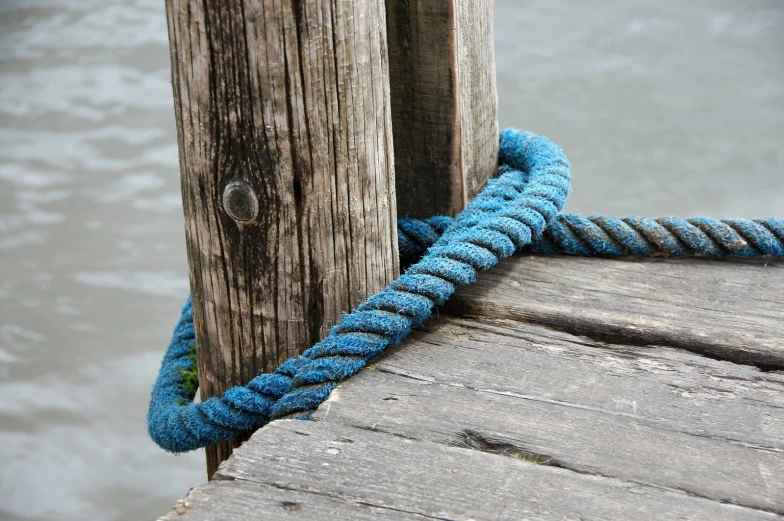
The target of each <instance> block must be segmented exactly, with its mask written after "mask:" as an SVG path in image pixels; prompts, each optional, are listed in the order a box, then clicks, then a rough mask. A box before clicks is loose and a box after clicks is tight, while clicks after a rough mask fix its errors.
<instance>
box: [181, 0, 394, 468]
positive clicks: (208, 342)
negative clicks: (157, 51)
mask: <svg viewBox="0 0 784 521" xmlns="http://www.w3.org/2000/svg"><path fill="white" fill-rule="evenodd" d="M166 8H167V17H168V22H169V39H170V44H171V57H172V84H173V87H174V99H175V113H176V119H177V129H178V137H179V150H180V167H181V174H182V194H183V207H184V212H185V221H186V240H187V248H188V259H189V264H190V280H191V291H192V296H193V304H194V305H193V308H194V322H195V325H196V336H197V341H198V348H199V352H198V358H199V361H198V363H199V376H200V381H199V387H200V392H201V396H202V398H206V397H209V396H215V395H220V394H222V393H223V392H224V391H225V390H226V389H227V388H229V387H232V386H234V385H236V384H243V383H246V382H248V381H249V380H250V379H251V378H253V377H254V376H256V375H258V374H259V373H261V372H262V371H271V370H273V369H274V368H275V367H277V365H279V364H280V363H281V362H282V361H284V360H285V359H287V358H289V357H292V356H295V355H297V354H299V353H300V352H302V351H303V350H304V349H306V348H307V347H309V346H310V345H312V344H313V343H314V342H315V341H317V340H318V339H319V338H321V337H323V336H324V335H325V333H326V332H327V330H328V328H329V327H330V326H331V325H332V324H333V323H334V322H335V321H336V320H337V319H338V318H339V316H340V314H341V312H343V311H347V310H349V309H350V308H351V307H352V306H354V305H356V304H357V303H358V302H360V301H361V300H362V299H363V298H364V297H366V296H367V295H370V294H372V293H375V292H376V291H378V290H380V289H381V288H382V287H383V286H385V285H386V284H387V283H388V282H390V281H391V280H392V279H393V278H394V277H395V276H396V275H397V273H398V261H397V259H398V255H397V236H396V228H395V218H396V207H395V189H394V174H393V150H392V133H391V116H390V105H389V86H388V85H389V82H388V64H387V52H386V35H385V23H384V19H385V14H384V4H383V0H363V1H352V0H333V1H326V0H304V1H295V0H283V1H272V0H228V1H218V0H206V1H201V0H200V1H196V0H167V1H166ZM229 185H231V186H232V187H233V189H234V192H233V194H235V195H236V196H237V197H239V199H236V197H235V196H234V195H231V194H229V195H230V196H229V197H227V198H226V200H228V201H232V200H234V201H235V202H238V206H237V211H236V212H233V215H234V216H239V217H243V218H244V217H247V216H251V217H252V218H251V219H250V220H236V219H233V218H232V217H231V216H230V215H229V214H228V213H227V212H226V209H225V208H224V206H223V201H224V191H225V190H226V188H227V187H228V186H229ZM237 186H240V187H242V189H240V190H237V188H236V187H237ZM248 191H250V192H252V194H254V195H255V197H256V199H257V205H256V208H257V212H254V211H253V208H254V206H253V205H252V204H246V203H248V201H243V200H242V197H245V196H244V195H243V194H245V193H247V192H248ZM237 194H239V195H237ZM236 443H237V442H236V441H235V442H233V443H225V444H221V445H220V446H218V447H217V448H211V449H209V450H208V473H210V474H211V473H212V471H213V470H214V469H215V467H216V465H217V463H218V462H219V461H220V460H222V459H223V458H225V457H226V456H227V455H228V454H229V453H230V451H231V448H232V447H233V446H235V445H236Z"/></svg>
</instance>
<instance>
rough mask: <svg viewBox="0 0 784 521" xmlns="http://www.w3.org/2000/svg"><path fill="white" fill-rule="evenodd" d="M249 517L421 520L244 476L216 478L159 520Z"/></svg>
mask: <svg viewBox="0 0 784 521" xmlns="http://www.w3.org/2000/svg"><path fill="white" fill-rule="evenodd" d="M190 519H199V520H202V521H248V520H249V519H273V520H277V519H297V520H302V521H309V520H313V521H316V520H318V521H323V520H325V519H326V520H331V519H351V520H356V521H362V520H368V521H375V520H377V519H378V520H381V521H387V520H388V521H399V520H406V519H411V520H419V521H421V519H422V517H421V516H418V515H416V514H413V513H407V512H400V511H395V510H390V509H388V508H384V507H383V506H374V505H370V504H367V503H361V502H354V501H351V500H348V499H346V498H341V497H330V496H327V495H322V494H318V493H312V492H310V491H307V490H305V491H303V490H295V489H293V488H287V487H285V486H270V485H265V484H262V483H257V482H252V481H241V480H237V481H234V480H229V481H227V480H220V479H219V480H214V481H212V482H210V483H207V484H205V485H201V486H198V487H195V488H193V489H191V491H190V492H189V493H188V495H187V496H185V497H184V498H183V499H181V500H179V501H178V502H177V504H176V505H175V507H174V508H173V509H172V510H171V512H169V513H168V514H167V515H165V516H163V517H161V518H159V521H175V520H177V521H188V520H190Z"/></svg>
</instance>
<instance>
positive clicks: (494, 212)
mask: <svg viewBox="0 0 784 521" xmlns="http://www.w3.org/2000/svg"><path fill="white" fill-rule="evenodd" d="M499 163H500V165H501V166H500V168H499V176H498V178H496V179H492V180H490V181H488V183H487V185H486V186H485V188H484V189H483V190H482V191H481V192H480V193H479V195H477V197H476V198H475V199H474V200H473V201H471V203H470V204H469V205H468V207H467V208H466V209H465V210H464V211H462V212H461V213H460V214H458V215H457V216H456V217H454V218H451V217H445V216H438V217H432V218H429V219H425V220H418V219H401V220H399V221H398V238H399V249H400V256H401V262H402V263H403V265H405V266H409V267H408V269H406V271H405V273H404V274H403V275H401V276H400V277H399V278H398V279H396V280H395V281H393V282H392V283H391V284H389V285H388V286H387V287H386V288H384V289H383V290H381V291H380V292H378V293H376V294H375V295H373V296H371V297H370V298H368V299H367V300H365V301H364V302H363V303H362V304H360V305H359V306H358V307H357V308H356V309H355V310H354V311H352V312H351V313H348V314H344V315H343V319H342V320H341V322H340V323H339V324H338V325H336V326H335V327H333V328H332V330H331V331H330V333H329V335H328V336H327V338H325V339H324V340H322V341H321V342H319V343H318V344H316V345H315V346H313V347H312V348H310V349H309V350H307V351H306V352H305V353H303V354H302V355H301V356H299V357H297V358H292V359H289V360H287V361H286V362H284V363H283V364H282V365H281V366H280V367H278V368H277V369H276V370H275V371H274V372H273V373H268V374H262V375H259V376H257V377H256V378H254V379H253V380H251V381H250V382H249V383H248V384H247V385H245V386H237V387H234V388H232V389H229V390H228V391H226V392H225V393H224V395H223V398H217V397H213V398H209V399H207V400H206V401H204V402H202V403H193V398H194V392H195V391H194V389H193V388H192V387H191V386H189V385H188V384H187V383H186V375H187V374H190V375H192V374H193V373H194V372H195V359H194V356H193V346H194V343H195V336H194V329H193V312H192V308H191V302H190V299H189V300H188V302H187V303H186V304H185V306H184V307H183V311H182V316H181V317H180V320H179V321H178V323H177V326H176V327H175V329H174V335H173V337H172V340H171V342H170V344H169V347H168V349H167V351H166V354H165V355H164V358H163V362H162V364H161V370H160V373H159V375H158V379H157V380H156V382H155V385H154V386H153V390H152V397H151V400H150V409H149V412H148V415H147V427H148V430H149V433H150V436H151V437H152V439H153V440H154V441H155V442H156V443H157V444H158V445H160V446H161V447H162V448H164V449H166V450H168V451H171V452H185V451H189V450H193V449H197V448H200V447H205V446H207V445H212V444H214V443H217V442H219V441H222V440H227V439H231V438H234V437H236V436H238V435H239V434H241V433H243V432H247V431H251V430H254V429H257V428H259V427H261V426H263V425H265V424H266V423H268V422H270V421H271V420H274V419H277V418H282V417H295V418H296V417H306V415H307V413H308V412H309V411H312V410H315V409H316V408H317V407H318V406H319V404H321V403H322V402H323V401H324V400H326V399H327V397H328V396H329V394H330V392H331V391H332V390H333V389H334V388H335V387H337V385H338V384H339V383H340V382H341V381H343V380H345V379H346V378H349V377H350V376H352V375H354V374H356V373H357V372H358V371H359V370H360V369H362V367H364V366H365V364H366V363H367V362H368V361H369V360H370V359H371V358H373V357H375V356H376V355H378V354H379V353H381V352H382V351H383V350H384V349H386V348H387V347H389V346H391V345H394V344H397V343H398V342H400V341H401V340H402V339H403V338H405V337H406V335H407V334H408V333H409V332H410V331H411V328H412V326H415V325H417V324H421V323H422V322H424V321H425V320H426V319H427V318H428V317H429V316H430V314H431V312H432V310H433V308H434V307H435V306H437V305H440V304H442V303H444V302H445V301H446V300H447V299H448V298H449V297H450V296H451V295H452V294H453V293H454V292H455V289H456V288H458V287H460V286H464V285H466V284H470V283H471V282H473V281H474V280H475V279H476V274H477V271H479V270H485V269H488V268H491V267H493V266H495V265H496V264H498V262H500V261H501V259H503V258H505V257H508V256H510V255H512V254H513V253H515V252H517V251H524V250H527V251H531V252H538V253H563V254H570V255H603V256H619V255H634V256H655V255H669V256H706V257H723V256H727V255H737V256H743V257H756V256H763V255H770V256H777V257H784V220H780V219H757V220H753V221H752V220H744V219H727V220H723V221H719V220H715V219H708V218H702V217H700V218H694V219H688V220H687V219H680V218H672V217H664V218H658V219H648V218H642V217H626V218H615V217H603V216H592V217H588V218H585V217H581V216H578V215H570V214H563V215H559V212H560V211H561V210H562V209H563V206H564V204H565V202H566V197H567V195H568V194H569V190H570V181H571V176H572V175H571V172H570V170H569V161H568V160H567V159H566V156H565V155H564V153H563V151H562V150H561V148H560V147H558V146H557V145H555V144H553V143H552V142H551V141H549V140H548V139H547V138H544V137H542V136H537V135H535V134H531V133H528V132H520V131H518V130H514V129H509V130H506V131H504V132H503V133H502V134H501V139H500V150H499Z"/></svg>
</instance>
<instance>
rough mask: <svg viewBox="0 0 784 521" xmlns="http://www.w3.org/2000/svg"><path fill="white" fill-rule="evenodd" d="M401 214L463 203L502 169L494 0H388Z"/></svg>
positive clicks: (451, 209) (446, 210) (443, 210)
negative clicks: (498, 160) (498, 162)
mask: <svg viewBox="0 0 784 521" xmlns="http://www.w3.org/2000/svg"><path fill="white" fill-rule="evenodd" d="M387 33H388V37H389V69H390V79H391V94H392V127H393V129H394V134H395V177H396V178H397V187H398V193H400V194H401V196H400V197H399V198H398V204H397V208H398V215H400V216H406V215H409V216H411V217H427V216H430V215H435V214H450V215H454V214H455V213H457V212H459V211H460V210H462V209H463V208H464V207H465V205H466V202H467V201H468V200H469V199H470V198H472V197H473V196H474V195H476V193H477V192H478V191H479V190H480V189H481V188H482V186H483V185H484V183H485V181H487V179H488V178H489V177H491V176H492V175H494V173H495V170H496V163H497V158H498V117H497V112H498V108H497V106H498V96H497V92H496V86H495V50H494V42H493V0H387Z"/></svg>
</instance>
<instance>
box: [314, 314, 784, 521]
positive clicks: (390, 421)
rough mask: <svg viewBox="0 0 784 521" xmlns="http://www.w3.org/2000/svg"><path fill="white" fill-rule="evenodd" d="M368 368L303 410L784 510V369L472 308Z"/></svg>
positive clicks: (408, 434)
mask: <svg viewBox="0 0 784 521" xmlns="http://www.w3.org/2000/svg"><path fill="white" fill-rule="evenodd" d="M783 339H784V338H783ZM374 369H375V370H374V371H366V372H364V373H362V374H361V375H359V376H358V377H357V378H355V379H353V380H351V381H350V382H349V383H348V385H346V386H345V387H342V388H340V389H338V390H336V391H335V392H334V393H333V396H332V397H331V398H330V400H329V401H328V402H327V403H326V404H324V406H322V408H321V409H320V410H319V411H318V413H316V415H315V416H314V419H322V420H323V419H325V420H326V421H328V422H336V423H340V424H344V425H350V426H353V427H358V428H360V429H369V430H373V431H381V432H385V433H388V434H392V435H394V436H399V437H403V438H406V439H416V440H423V441H432V442H437V443H441V444H446V445H454V446H464V447H470V448H473V449H476V450H485V451H489V452H494V453H498V454H506V455H508V456H511V457H519V458H524V459H525V458H529V459H532V460H535V461H538V462H540V463H541V464H545V465H551V466H556V467H559V468H565V469H569V470H572V471H574V472H578V473H583V474H589V475H598V476H605V477H612V478H617V479H622V480H625V481H628V482H633V483H644V484H647V485H652V486H658V487H662V488H667V489H671V490H679V491H682V492H684V493H686V494H689V495H693V496H697V497H703V498H709V499H712V500H715V501H718V502H722V503H733V504H738V505H743V506H746V507H749V508H753V509H758V510H766V511H772V512H777V513H779V514H784V474H782V473H780V472H778V471H777V470H776V469H781V468H784V416H782V414H781V411H782V410H784V374H775V373H765V372H762V371H760V370H759V369H757V368H754V367H750V366H742V365H738V364H733V363H730V362H721V361H716V360H712V359H709V358H705V357H702V356H698V355H695V354H692V353H688V352H683V351H680V350H674V349H668V348H658V347H656V348H640V347H636V348H635V347H629V346H616V345H611V344H608V345H602V344H596V343H586V342H585V341H583V340H582V339H580V338H579V337H574V336H572V335H568V334H565V333H561V332H558V331H552V330H548V329H546V328H541V327H539V326H534V325H521V324H519V323H516V322H511V321H498V323H496V324H485V323H484V322H483V321H477V320H476V319H475V320H471V321H459V320H458V321H455V320H442V321H441V322H440V323H439V324H438V326H437V327H436V328H435V329H434V330H431V331H429V332H428V333H427V334H423V335H420V336H419V338H418V339H417V340H415V341H413V342H409V343H408V345H406V346H405V347H404V348H401V349H398V350H396V351H395V352H393V353H391V354H390V355H389V356H387V357H385V358H384V359H383V360H381V361H379V362H377V363H376V364H375V368H374Z"/></svg>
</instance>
